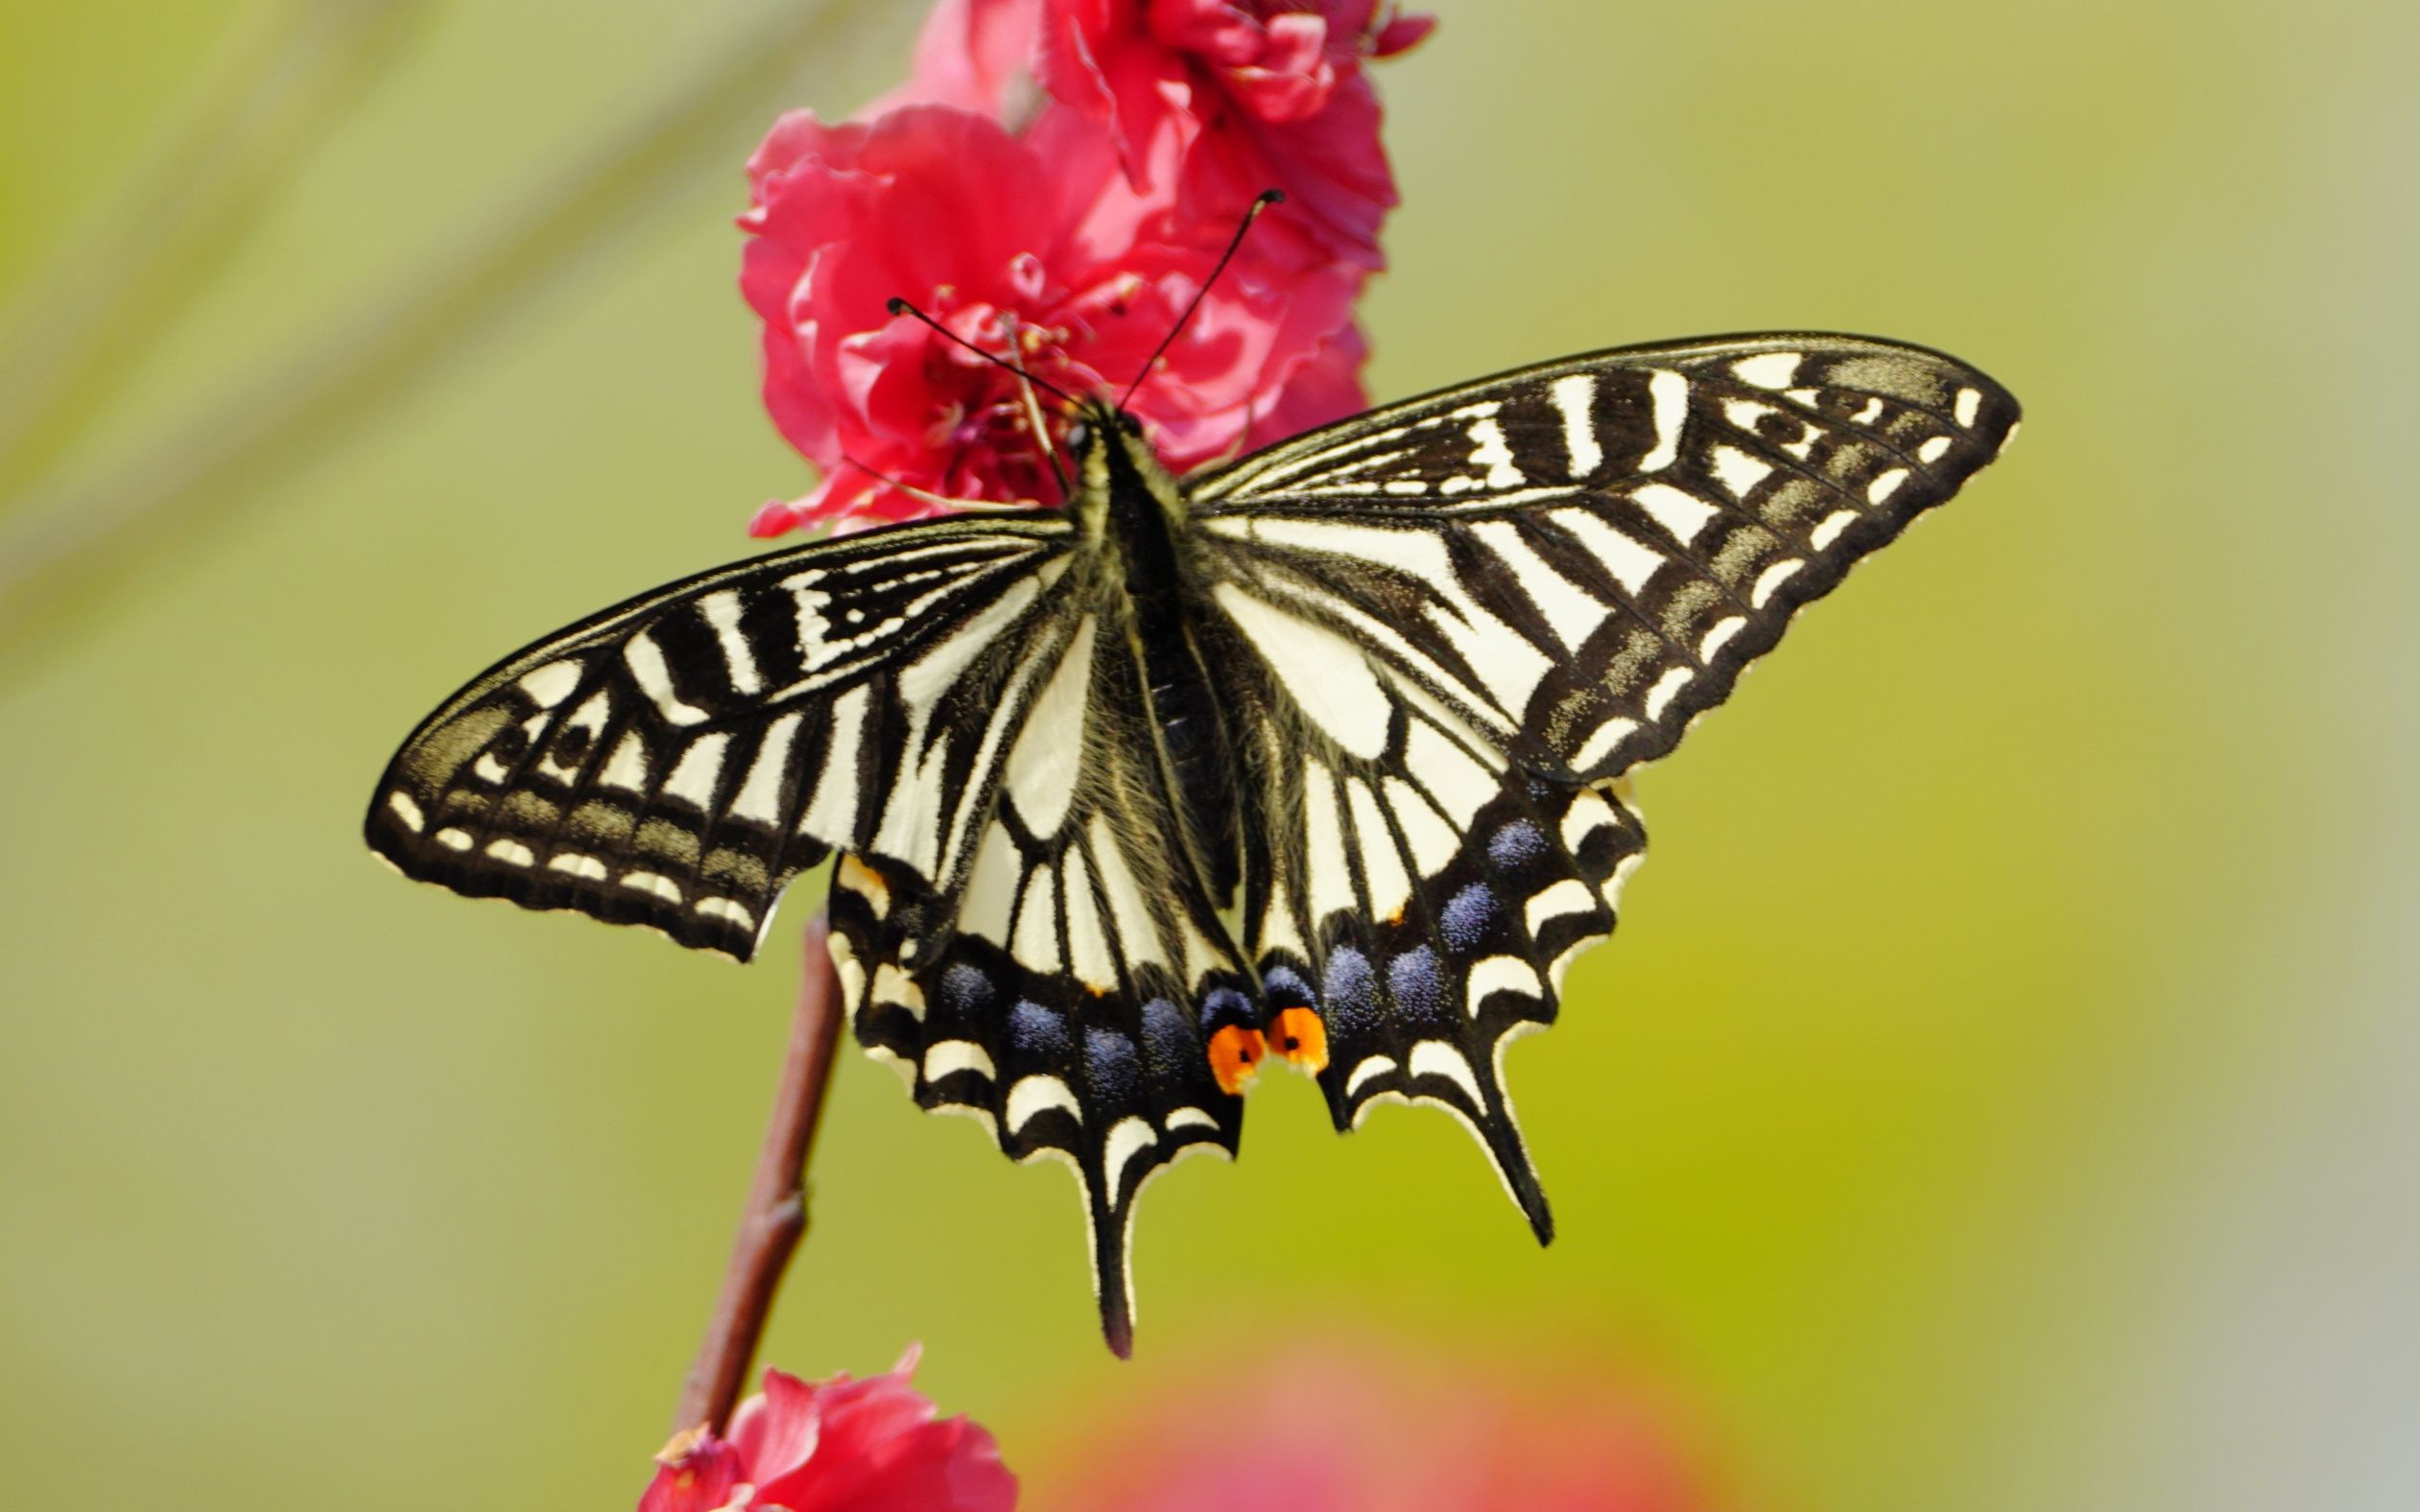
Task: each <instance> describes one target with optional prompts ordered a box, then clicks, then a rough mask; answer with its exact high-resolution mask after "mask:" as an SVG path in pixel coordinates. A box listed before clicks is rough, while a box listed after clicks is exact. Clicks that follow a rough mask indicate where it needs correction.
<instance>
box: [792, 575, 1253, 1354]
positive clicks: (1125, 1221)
mask: <svg viewBox="0 0 2420 1512" xmlns="http://www.w3.org/2000/svg"><path fill="white" fill-rule="evenodd" d="M1084 597H1085V598H1086V599H1087V602H1086V606H1085V607H1084V608H1083V609H1081V610H1080V611H1078V612H1075V613H1073V614H1071V615H1070V616H1069V617H1068V618H1067V619H1066V621H1065V623H1064V624H1063V625H1062V626H1060V627H1058V628H1057V629H1056V630H1055V631H1054V633H1053V634H1051V635H1050V636H1048V637H1037V638H1035V640H1034V641H1033V642H1032V644H1031V645H1029V646H1028V647H1026V648H1024V649H1023V650H1021V651H1020V653H1019V659H1018V661H1017V662H1016V664H1015V665H1013V666H1011V667H1008V669H1006V670H1005V672H1004V673H1003V676H1002V680H1001V682H1000V684H999V690H1000V692H999V697H1001V698H1003V700H1004V701H1009V702H1017V703H1021V704H1023V705H1024V706H1025V707H1026V708H1027V709H1028V711H1029V712H1028V714H1027V716H1026V718H1025V720H1024V721H1023V724H1022V727H1021V728H1020V729H1019V730H1018V732H1017V733H1016V735H1015V737H1014V740H1013V743H1012V744H1010V746H1009V747H1008V751H1007V754H1006V757H1005V760H1004V761H1003V762H1002V763H1001V776H1000V780H999V785H998V790H997V792H996V793H995V794H994V795H993V796H992V799H991V801H989V802H988V803H970V804H969V805H967V813H968V815H969V817H968V819H967V823H968V824H969V825H970V826H971V830H972V836H973V838H972V839H971V841H970V843H971V847H972V862H971V865H970V868H969V871H968V874H967V875H966V877H965V878H964V879H963V881H962V883H961V884H960V885H959V886H936V885H935V884H934V882H933V881H931V880H930V879H929V878H928V877H926V876H923V875H919V874H918V873H916V872H915V871H914V870H913V868H910V867H906V866H903V865H900V864H898V863H896V862H890V861H888V860H885V859H883V858H880V857H875V858H869V859H864V860H861V859H859V858H855V857H850V858H844V859H843V860H842V862H841V863H840V866H839V869H838V870H837V872H836V874H835V877H836V886H835V888H834V891H833V896H832V923H833V931H834V934H833V941H832V945H833V952H834V957H835V959H836V961H837V962H838V963H839V965H840V968H841V973H842V980H843V981H844V982H846V983H847V984H848V986H849V989H850V990H849V997H850V1000H851V1002H852V1003H855V1004H862V1006H860V1007H859V1008H858V1009H857V1016H856V1022H857V1032H858V1037H859V1038H860V1039H861V1040H862V1041H863V1042H864V1043H865V1044H866V1048H867V1049H868V1050H869V1051H872V1052H873V1053H874V1054H875V1055H876V1056H877V1057H878V1058H881V1059H884V1060H888V1061H890V1063H891V1064H893V1065H894V1066H895V1067H897V1068H898V1070H899V1071H900V1072H901V1074H902V1075H903V1076H905V1077H906V1078H907V1080H908V1082H909V1084H910V1086H911V1088H912V1089H913V1093H914V1096H915V1099H916V1101H917V1102H918V1103H920V1104H921V1105H923V1106H924V1107H926V1108H928V1109H932V1110H935V1111H938V1112H956V1113H963V1114H967V1115H970V1116H971V1117H973V1118H974V1119H975V1120H976V1121H977V1122H980V1123H982V1124H983V1125H984V1126H985V1129H986V1131H987V1132H989V1133H990V1134H991V1136H992V1138H993V1139H994V1141H995V1142H997V1143H998V1145H999V1146H1000V1148H1001V1150H1002V1151H1003V1152H1004V1153H1006V1154H1007V1155H1008V1156H1009V1158H1011V1159H1013V1160H1017V1161H1020V1162H1024V1161H1031V1160H1035V1159H1040V1158H1044V1157H1048V1158H1054V1159H1057V1160H1061V1161H1063V1162H1065V1163H1066V1164H1067V1165H1068V1166H1069V1167H1070V1168H1071V1169H1074V1170H1075V1172H1076V1176H1077V1180H1078V1182H1079V1183H1080V1185H1081V1187H1082V1189H1083V1195H1084V1202H1085V1211H1086V1217H1087V1223H1088V1231H1089V1236H1090V1242H1091V1252H1092V1262H1093V1277H1094V1285H1095V1290H1096V1294H1097V1296H1098V1298H1099V1301H1100V1306H1101V1319H1102V1330H1103V1334H1104V1335H1105V1336H1106V1337H1107V1339H1108V1341H1109V1345H1110V1347H1111V1348H1112V1349H1113V1350H1115V1351H1116V1352H1117V1353H1118V1354H1120V1355H1125V1354H1127V1352H1128V1351H1129V1350H1130V1348H1131V1347H1132V1337H1133V1308H1132V1303H1131V1300H1130V1297H1131V1290H1130V1285H1129V1276H1128V1250H1129V1242H1130V1236H1131V1228H1132V1222H1133V1213H1134V1204H1135V1200H1136V1197H1137V1196H1138V1194H1139V1193H1141V1191H1142V1189H1143V1187H1144V1185H1145V1184H1146V1183H1147V1182H1148V1181H1149V1180H1150V1179H1151V1176H1152V1175H1154V1174H1156V1173H1157V1172H1158V1171H1159V1170H1160V1169H1162V1168H1163V1167H1165V1166H1167V1165H1168V1164H1170V1163H1171V1162H1173V1161H1174V1160H1176V1159H1178V1158H1180V1157H1182V1156H1184V1155H1186V1154H1190V1153H1193V1152H1196V1151H1198V1150H1203V1149H1215V1150H1219V1151H1221V1152H1222V1153H1226V1154H1229V1155H1232V1154H1233V1153H1234V1150H1235V1148H1236V1143H1237V1140H1238V1138H1239V1137H1240V1135H1241V1133H1242V1127H1243V1101H1242V1099H1241V1098H1240V1097H1237V1096H1235V1095H1233V1094H1232V1093H1230V1092H1228V1091H1226V1090H1224V1089H1223V1088H1222V1086H1221V1085H1220V1083H1219V1081H1218V1080H1217V1078H1216V1077H1215V1076H1214V1075H1213V1073H1212V1069H1211V1059H1210V1055H1209V1052H1208V1045H1209V1040H1210V1037H1211V1036H1212V1035H1214V1034H1215V1033H1216V1032H1217V1031H1218V1030H1219V1029H1221V1028H1224V1027H1226V1026H1229V1025H1235V1026H1251V1025H1256V1024H1257V1023H1258V1021H1259V1015H1258V1010H1257V1008H1256V1007H1255V1006H1254V1004H1253V1000H1252V994H1251V985H1250V981H1249V979H1248V977H1247V976H1246V973H1245V972H1244V971H1243V970H1242V968H1241V964H1240V960H1239V957H1238V955H1237V953H1236V951H1235V949H1234V947H1233V946H1232V944H1231V943H1229V941H1228V938H1227V935H1226V933H1225V931H1224V929H1223V928H1222V925H1221V923H1220V921H1219V917H1218V914H1217V910H1216V909H1215V908H1214V906H1213V904H1212V902H1211V896H1210V891H1209V884H1208V883H1207V881H1206V878H1205V875H1204V871H1205V863H1204V862H1203V860H1202V859H1201V858H1200V857H1199V856H1198V854H1197V851H1196V847H1194V846H1192V845H1189V844H1188V843H1187V841H1186V839H1184V836H1185V829H1184V826H1185V824H1186V822H1187V821H1186V819H1185V818H1184V816H1183V815H1182V812H1181V809H1180V807H1179V806H1178V805H1177V804H1176V803H1175V801H1174V798H1173V797H1172V795H1171V792H1170V791H1169V786H1168V778H1167V776H1166V772H1167V770H1168V767H1167V765H1166V763H1165V762H1164V761H1163V760H1162V757H1161V753H1160V751H1159V750H1158V748H1157V745H1156V742H1157V739H1158V737H1157V734H1156V732H1155V731H1154V729H1153V728H1152V726H1151V722H1150V721H1148V720H1147V719H1145V718H1144V717H1143V715H1142V710H1143V708H1144V707H1145V705H1144V702H1143V697H1142V695H1143V693H1144V689H1145V686H1146V683H1145V678H1144V673H1143V669H1142V667H1141V665H1140V663H1139V662H1138V660H1137V658H1136V657H1135V655H1134V652H1133V650H1132V641H1131V639H1130V638H1129V636H1128V634H1127V623H1128V622H1127V615H1128V614H1129V613H1130V610H1131V605H1130V601H1128V600H1127V598H1126V597H1125V596H1124V594H1123V593H1122V592H1120V591H1116V590H1115V588H1114V585H1113V584H1109V583H1103V584H1100V585H1099V586H1098V588H1097V589H1096V591H1094V592H1092V593H1090V594H1089V595H1085V596H1084Z"/></svg>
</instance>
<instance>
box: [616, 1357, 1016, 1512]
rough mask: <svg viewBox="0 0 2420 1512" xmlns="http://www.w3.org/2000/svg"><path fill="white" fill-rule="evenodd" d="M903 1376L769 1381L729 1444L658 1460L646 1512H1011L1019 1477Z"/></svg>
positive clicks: (710, 1442)
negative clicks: (938, 1417)
mask: <svg viewBox="0 0 2420 1512" xmlns="http://www.w3.org/2000/svg"><path fill="white" fill-rule="evenodd" d="M915 1360H916V1352H915V1351H914V1350H913V1349H912V1350H910V1351H909V1352H908V1355H907V1358H904V1359H902V1360H900V1361H899V1364H898V1366H897V1368H895V1369H893V1370H892V1371H891V1372H890V1374H888V1375H881V1376H875V1377H873V1378H872V1379H870V1380H866V1381H851V1380H850V1379H849V1378H848V1377H846V1376H839V1377H835V1378H834V1379H833V1380H831V1381H827V1382H820V1383H810V1382H804V1381H801V1380H799V1379H798V1378H797V1377H795V1376H789V1375H784V1374H783V1373H782V1372H780V1371H778V1370H768V1371H766V1372H765V1390H764V1392H763V1393H762V1394H761V1395H758V1396H753V1397H750V1398H748V1399H747V1401H746V1402H744V1403H742V1404H741V1405H740V1409H739V1410H738V1411H737V1412H736V1413H734V1414H732V1418H731V1431H730V1436H729V1437H728V1438H717V1437H715V1436H714V1435H712V1434H710V1433H707V1432H705V1431H704V1430H703V1429H698V1430H694V1431H692V1432H688V1433H683V1434H682V1435H681V1436H680V1437H678V1438H676V1439H675V1440H673V1442H672V1443H671V1444H670V1445H668V1446H667V1447H666V1448H665V1450H664V1452H663V1453H661V1454H659V1455H657V1456H656V1467H655V1478H654V1480H653V1481H652V1482H650V1483H649V1485H648V1488H647V1493H646V1495H644V1496H642V1497H640V1498H639V1508H638V1512H774V1509H780V1512H1009V1509H1010V1508H1012V1507H1014V1506H1015V1505H1016V1502H1017V1480H1016V1477H1014V1476H1012V1475H1010V1474H1008V1470H1007V1469H1006V1468H1005V1467H1003V1466H1002V1465H1001V1463H1000V1450H999V1446H997V1445H996V1444H994V1443H993V1442H992V1437H991V1435H990V1434H989V1433H988V1432H986V1431H985V1430H984V1429H982V1428H980V1427H978V1426H976V1425H975V1424H973V1423H970V1422H968V1421H967V1420H966V1419H964V1418H962V1417H956V1418H949V1419H946V1420H938V1421H937V1420H936V1417H935V1414H934V1408H933V1404H932V1403H930V1402H928V1401H926V1400H925V1399H924V1398H923V1397H921V1396H919V1395H917V1394H916V1392H915V1390H914V1388H913V1387H912V1386H910V1385H909V1384H908V1377H909V1375H910V1373H912V1372H913V1370H914V1369H915Z"/></svg>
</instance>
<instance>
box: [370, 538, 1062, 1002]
mask: <svg viewBox="0 0 2420 1512" xmlns="http://www.w3.org/2000/svg"><path fill="white" fill-rule="evenodd" d="M1068 535H1069V527H1068V525H1067V523H1066V521H1064V520H1063V519H1059V518H1056V517H1055V516H1040V515H1037V516H1034V517H1032V518H1019V519H1015V520H1000V519H984V520H968V521H944V522H937V523H928V524H920V525H913V526H907V527H902V528H899V529H895V530H890V531H882V532H868V533H866V534H865V535H859V536H853V537H849V538H847V539H845V540H841V541H836V542H828V543H823V544H819V545H814V546H808V547H803V548H800V549H798V550H795V551H791V552H783V553H778V554H775V555H771V556H762V557H758V558H755V559H754V560H751V561H747V562H742V563H738V564H736V565H734V566H731V567H726V568H723V569H721V570H718V571H715V572H710V573H706V574H703V575H701V576H700V577H696V578H692V579H686V580H685V581H681V582H676V583H674V584H671V585H670V586H668V587H665V588H661V589H658V590H656V591H655V592H653V593H650V594H646V595H642V596H641V597H639V598H636V599H632V600H630V601H629V602H627V603H624V604H621V605H619V606H617V607H615V608H611V609H607V610H605V612H604V613H602V614H598V615H596V616H594V617H592V618H590V619H588V620H586V621H584V622H582V623H581V624H580V625H577V626H573V627H571V628H570V629H568V630H565V631H563V632H561V633H559V634H558V635H554V636H550V637H548V638H547V639H545V640H543V641H540V642H538V643H536V644H535V645H534V646H531V647H529V648H528V649H526V650H521V651H519V652H516V653H515V654H513V655H511V656H509V657H507V658H506V659H505V660H504V661H502V662H500V663H498V664H497V665H496V666H495V667H493V668H491V669H489V670H488V671H487V672H486V673H483V674H481V675H480V676H479V677H477V678H476V679H474V680H473V681H472V682H471V683H470V684H469V685H468V686H466V687H464V688H463V690H462V691H461V692H460V693H458V694H456V695H455V696H454V697H452V698H449V699H447V700H446V702H445V703H444V704H443V705H442V706H441V707H439V709H438V711H437V712H436V713H435V714H433V715H431V716H430V717H429V718H428V719H427V720H426V721H423V722H422V723H421V725H420V727H419V728H418V729H417V730H416V731H415V732H414V733H413V735H412V737H411V738H410V739H409V740H407V741H406V742H405V743H404V744H403V747H402V749H401V750H399V751H397V752H396V754H395V757H394V760H393V761H392V762H391V764H390V765H389V767H388V768H387V772H386V775H385V776H384V777H383V778H382V779H381V780H380V782H379V785H378V790H377V794H376V796H375V797H374V799H373V800H372V802H371V806H370V811H369V815H368V820H367V822H366V824H365V835H366V838H367V839H368V842H369V846H370V848H371V849H372V850H374V851H376V852H377V853H378V854H379V855H380V856H382V857H385V858H386V859H387V860H388V861H390V862H393V863H394V865H395V866H397V867H398V868H400V869H401V870H402V871H403V872H404V873H405V874H407V875H409V876H412V877H414V878H416V879H418V880H420V881H423V882H433V883H437V884H439V885H441V886H447V887H451V888H453V889H454V890H455V891H457V892H462V893H468V894H470V895H472V896H476V897H502V898H509V899H510V900H511V901H513V902H515V903H518V904H520V905H521V906H523V907H525V908H531V909H573V910H579V911H581V912H583V913H587V914H590V915H593V916H594V917H597V918H600V919H604V920H605V921H607V922H609V923H615V924H640V925H647V926H650V927H652V928H654V929H657V930H660V931H662V932H663V933H666V934H669V935H671V936H672V937H673V938H674V939H675V940H677V941H678V942H679V943H681V944H683V945H688V946H691V947H693V948H697V949H702V950H711V951H717V952H720V953H722V954H724V955H727V956H732V957H738V958H740V959H743V960H745V959H747V957H750V956H751V955H753V954H754V953H755V950H756V946H757V943H758V941H759V940H760V939H761V938H762V937H763V934H764V931H765V928H766V925H767V923H768V922H769V921H770V919H771V914H772V910H773V905H774V902H775V900H776V899H777V898H778V897H779V896H780V893H781V890H782V888H783V887H784V886H786V885H787V884H788V883H789V881H790V879H791V878H792V877H794V876H795V875H796V874H797V873H798V872H799V871H801V870H803V869H804V868H806V867H808V866H812V865H814V864H815V863H816V862H819V861H820V860H822V859H823V857H824V856H825V855H827V854H828V853H829V852H830V851H831V850H833V849H835V848H842V849H854V850H866V851H868V852H871V853H876V854H882V855H888V856H890V857H892V858H894V859H895V860H896V861H897V862H899V863H901V864H904V865H909V866H913V867H914V868H917V869H918V870H920V871H921V872H922V873H923V874H925V875H929V876H942V877H945V876H947V875H949V874H950V872H951V871H952V870H953V869H954V868H955V869H962V867H963V863H964V858H963V856H962V854H961V852H962V847H963V839H964V837H963V836H958V837H952V836H950V835H947V834H945V833H944V832H943V830H942V828H941V826H939V825H938V824H937V822H936V820H935V815H934V794H936V793H937V792H938V791H942V790H943V789H944V788H947V787H949V786H952V785H956V786H958V787H961V788H963V787H967V786H972V787H974V788H976V789H978V790H980V789H982V788H983V787H984V786H985V774H984V773H983V771H982V770H981V769H980V768H981V765H982V759H983V754H984V751H985V744H984V741H985V735H987V734H988V735H991V744H992V746H993V747H995V748H996V747H997V746H998V745H999V744H1000V743H1001V741H1002V740H1003V739H1005V734H1006V733H1008V732H1012V730H1013V726H1014V724H1015V722H1016V721H1017V720H1018V719H1019V718H1020V717H1021V716H1022V712H1023V711H1022V710H1021V709H1020V708H1018V707H1016V706H1015V705H1013V704H1010V705H1006V706H995V705H993V704H990V703H983V702H982V700H981V697H980V696H979V695H978V694H976V693H972V692H970V691H969V684H968V681H967V679H968V677H969V676H970V674H973V675H980V673H981V670H982V668H983V667H984V666H985V665H986V664H987V663H986V658H985V653H986V652H987V651H989V650H992V649H993V648H995V647H996V646H997V645H999V644H1002V643H1003V642H1013V641H1014V640H1016V639H1017V638H1018V634H1017V632H1019V631H1020V628H1021V627H1022V626H1025V625H1027V624H1028V623H1029V622H1032V621H1036V620H1040V619H1046V618H1047V617H1048V616H1049V615H1050V614H1051V613H1052V612H1053V609H1052V604H1053V601H1055V600H1056V597H1057V595H1056V593H1055V591H1054V590H1055V588H1056V584H1057V582H1058V579H1059V577H1060V575H1061V574H1062V573H1063V571H1064V567H1065V553H1066V543H1067V538H1068ZM978 703H981V704H982V707H981V711H980V712H981V716H982V717H981V718H980V719H975V714H976V712H977V711H976V706H977V705H978ZM970 719H973V720H974V726H975V729H976V732H977V733H976V734H975V735H973V736H971V737H968V738H963V739H954V738H952V737H953V736H954V735H955V734H956V732H958V731H960V730H961V729H962V728H964V727H965V726H966V723H967V721H969V720H970ZM994 726H997V727H999V729H1000V730H1001V732H1002V733H1000V734H992V729H993V727H994ZM952 839H956V840H958V841H959V843H960V852H954V851H953V850H952V848H951V841H952Z"/></svg>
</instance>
